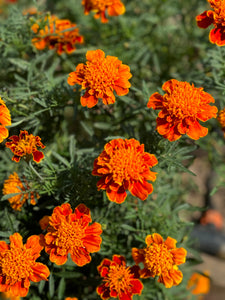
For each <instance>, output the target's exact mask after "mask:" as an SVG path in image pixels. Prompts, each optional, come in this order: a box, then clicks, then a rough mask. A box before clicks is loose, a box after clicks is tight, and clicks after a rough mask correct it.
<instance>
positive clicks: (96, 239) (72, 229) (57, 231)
mask: <svg viewBox="0 0 225 300" xmlns="http://www.w3.org/2000/svg"><path fill="white" fill-rule="evenodd" d="M91 222H92V219H91V214H90V210H89V208H87V207H86V206H85V205H84V204H80V205H78V206H77V207H76V208H75V210H74V212H73V211H72V209H71V207H70V204H69V203H66V204H62V205H61V206H57V207H56V208H54V210H53V214H52V215H51V216H50V217H49V226H48V227H47V234H46V235H45V251H46V252H47V253H48V254H50V260H51V261H52V262H54V263H56V264H57V265H63V264H64V263H65V262H66V261H67V256H68V254H69V253H70V255H71V258H72V260H73V262H75V264H77V265H78V266H84V265H86V264H88V263H89V262H90V261H91V256H90V253H93V252H97V251H99V250H100V244H101V241H102V239H101V237H100V234H101V233H102V228H101V224H99V223H93V224H92V225H89V223H91Z"/></svg>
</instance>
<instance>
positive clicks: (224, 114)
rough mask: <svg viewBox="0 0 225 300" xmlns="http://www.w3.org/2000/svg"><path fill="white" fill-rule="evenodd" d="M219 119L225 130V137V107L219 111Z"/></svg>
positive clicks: (224, 130)
mask: <svg viewBox="0 0 225 300" xmlns="http://www.w3.org/2000/svg"><path fill="white" fill-rule="evenodd" d="M217 120H218V121H219V123H220V126H221V128H222V130H223V132H224V137H225V108H224V109H222V110H220V111H219V113H218V116H217Z"/></svg>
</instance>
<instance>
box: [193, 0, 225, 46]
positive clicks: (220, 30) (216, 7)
mask: <svg viewBox="0 0 225 300" xmlns="http://www.w3.org/2000/svg"><path fill="white" fill-rule="evenodd" d="M208 2H209V4H210V6H211V8H212V9H213V10H206V11H204V12H203V13H202V14H200V15H198V16H197V17H196V21H197V25H198V27H200V28H207V27H208V26H210V25H211V24H213V25H214V27H215V28H213V29H212V30H210V33H209V40H210V42H211V43H213V44H216V45H217V46H224V45H225V1H224V0H208Z"/></svg>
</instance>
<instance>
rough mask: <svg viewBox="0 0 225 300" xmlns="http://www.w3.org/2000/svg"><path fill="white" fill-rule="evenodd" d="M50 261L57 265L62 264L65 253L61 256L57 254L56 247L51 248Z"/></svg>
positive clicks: (65, 259)
mask: <svg viewBox="0 0 225 300" xmlns="http://www.w3.org/2000/svg"><path fill="white" fill-rule="evenodd" d="M49 259H50V261H51V262H53V263H55V264H56V265H58V266H61V265H64V264H65V263H66V262H67V255H64V256H61V255H57V253H56V249H52V250H51V252H50V257H49Z"/></svg>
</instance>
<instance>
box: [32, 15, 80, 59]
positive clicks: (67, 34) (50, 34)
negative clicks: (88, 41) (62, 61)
mask: <svg viewBox="0 0 225 300" xmlns="http://www.w3.org/2000/svg"><path fill="white" fill-rule="evenodd" d="M45 22H46V23H47V24H46V25H45V26H44V28H40V25H39V24H38V23H35V24H33V26H32V27H31V29H32V30H33V32H34V33H35V34H36V36H35V37H34V38H33V39H32V43H33V45H34V46H35V47H36V48H37V49H38V50H43V49H45V48H46V47H48V48H49V49H56V50H57V53H58V54H59V55H61V54H62V53H64V52H66V53H67V54H70V53H72V52H74V51H75V50H76V46H75V45H76V44H81V43H83V40H84V39H83V36H81V35H80V34H79V29H78V28H77V25H76V24H74V23H71V22H70V21H69V20H61V19H59V18H58V17H56V16H49V17H45Z"/></svg>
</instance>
